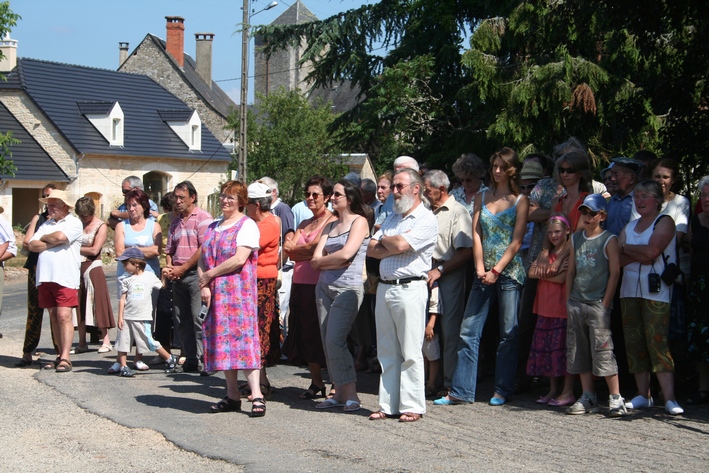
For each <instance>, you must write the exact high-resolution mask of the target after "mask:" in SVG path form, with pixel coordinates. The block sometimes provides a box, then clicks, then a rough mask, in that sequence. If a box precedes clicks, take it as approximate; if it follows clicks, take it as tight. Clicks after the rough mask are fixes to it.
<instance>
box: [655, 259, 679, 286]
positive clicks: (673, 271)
mask: <svg viewBox="0 0 709 473" xmlns="http://www.w3.org/2000/svg"><path fill="white" fill-rule="evenodd" d="M681 275H682V270H681V269H679V266H677V265H676V264H675V263H670V264H668V265H666V266H665V270H664V271H663V272H662V276H660V277H661V278H662V280H663V281H664V282H665V284H667V285H668V286H671V285H672V284H674V282H675V281H676V280H677V278H678V277H679V276H681Z"/></svg>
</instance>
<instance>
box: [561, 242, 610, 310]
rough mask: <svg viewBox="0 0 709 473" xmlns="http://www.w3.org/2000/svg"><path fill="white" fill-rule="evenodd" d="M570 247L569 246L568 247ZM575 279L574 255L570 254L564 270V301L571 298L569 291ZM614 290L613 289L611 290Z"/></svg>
mask: <svg viewBox="0 0 709 473" xmlns="http://www.w3.org/2000/svg"><path fill="white" fill-rule="evenodd" d="M569 247H571V245H569ZM575 278H576V255H575V254H572V255H571V256H570V257H569V267H568V269H567V270H566V300H567V301H568V300H569V298H570V297H571V290H572V289H573V288H574V279H575ZM613 290H615V288H614V289H613Z"/></svg>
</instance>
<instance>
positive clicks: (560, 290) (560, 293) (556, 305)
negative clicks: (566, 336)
mask: <svg viewBox="0 0 709 473" xmlns="http://www.w3.org/2000/svg"><path fill="white" fill-rule="evenodd" d="M577 213H578V212H577ZM555 260H556V253H550V254H549V262H550V263H553V262H554V261H555ZM532 312H534V313H535V314H537V315H541V316H542V317H553V318H557V319H565V318H567V314H566V284H565V283H559V282H551V281H547V280H545V279H540V280H539V284H537V296H536V297H535V298H534V308H533V309H532Z"/></svg>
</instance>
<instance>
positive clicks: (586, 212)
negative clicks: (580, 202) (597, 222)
mask: <svg viewBox="0 0 709 473" xmlns="http://www.w3.org/2000/svg"><path fill="white" fill-rule="evenodd" d="M579 213H580V214H581V215H583V216H584V217H585V216H586V215H590V216H591V218H593V217H595V216H596V215H598V212H594V211H593V210H591V209H588V208H586V207H581V208H580V209H579Z"/></svg>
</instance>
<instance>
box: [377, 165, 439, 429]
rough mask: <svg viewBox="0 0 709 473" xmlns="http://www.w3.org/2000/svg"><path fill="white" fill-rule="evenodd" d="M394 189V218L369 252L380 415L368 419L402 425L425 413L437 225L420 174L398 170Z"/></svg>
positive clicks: (387, 222)
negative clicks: (374, 281) (373, 264)
mask: <svg viewBox="0 0 709 473" xmlns="http://www.w3.org/2000/svg"><path fill="white" fill-rule="evenodd" d="M392 188H393V189H394V190H393V192H392V194H393V195H394V199H393V200H394V212H393V213H392V214H391V215H390V216H389V217H387V218H386V220H384V222H383V223H382V226H381V228H380V229H379V230H378V231H377V232H376V233H375V234H374V236H373V237H372V239H371V241H370V242H369V246H368V248H367V256H370V257H372V258H377V259H380V260H381V264H380V267H379V271H380V280H379V286H378V288H377V305H376V325H377V355H378V357H379V363H380V364H381V367H382V374H381V378H380V383H379V406H380V410H379V411H377V412H375V413H373V414H372V415H371V416H370V417H369V418H370V419H371V420H380V419H386V418H387V417H391V416H397V417H399V421H400V422H414V421H417V420H419V419H420V418H421V416H422V415H423V414H424V413H425V412H426V396H425V393H424V385H425V379H424V378H425V375H424V365H423V354H422V352H421V347H422V346H423V339H424V325H425V320H426V307H427V303H428V288H427V284H426V280H427V279H428V272H429V270H430V269H431V255H432V254H433V249H434V246H435V244H436V240H437V238H438V221H437V220H436V217H435V216H434V215H433V213H432V212H431V211H430V210H428V209H427V208H426V207H425V206H424V205H423V202H422V200H421V196H422V194H423V189H424V186H423V181H422V180H421V176H419V174H418V172H416V171H414V170H411V169H402V170H400V171H399V172H397V173H396V174H395V175H394V178H393V185H392Z"/></svg>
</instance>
